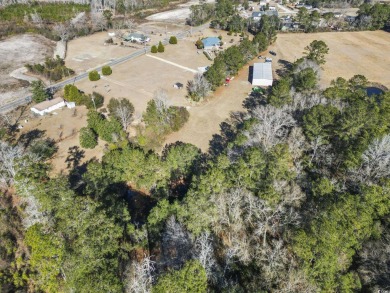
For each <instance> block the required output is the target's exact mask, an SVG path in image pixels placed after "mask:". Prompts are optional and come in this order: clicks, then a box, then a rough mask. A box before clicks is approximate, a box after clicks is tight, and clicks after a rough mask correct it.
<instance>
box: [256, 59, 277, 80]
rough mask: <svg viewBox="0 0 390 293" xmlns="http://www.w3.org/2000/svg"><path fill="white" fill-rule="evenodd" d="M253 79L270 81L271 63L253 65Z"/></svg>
mask: <svg viewBox="0 0 390 293" xmlns="http://www.w3.org/2000/svg"><path fill="white" fill-rule="evenodd" d="M253 79H269V80H272V63H271V62H265V63H255V64H253Z"/></svg>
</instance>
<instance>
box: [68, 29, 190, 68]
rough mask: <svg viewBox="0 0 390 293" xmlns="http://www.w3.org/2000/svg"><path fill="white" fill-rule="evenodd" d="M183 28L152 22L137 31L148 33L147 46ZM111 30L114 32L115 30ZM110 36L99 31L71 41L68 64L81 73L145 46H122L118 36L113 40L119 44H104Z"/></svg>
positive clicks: (127, 43)
mask: <svg viewBox="0 0 390 293" xmlns="http://www.w3.org/2000/svg"><path fill="white" fill-rule="evenodd" d="M183 30H185V27H184V26H182V25H174V24H169V25H168V24H164V25H162V24H161V23H153V22H152V23H145V24H142V25H140V26H138V27H137V29H136V30H135V31H136V32H139V33H144V34H146V35H148V36H149V37H150V38H151V41H150V42H149V43H148V44H147V46H152V45H154V44H158V42H159V41H162V40H163V39H165V38H166V37H169V36H170V35H172V34H175V33H178V32H181V31H183ZM127 31H128V30H122V33H127ZM109 32H114V30H112V31H109ZM109 38H110V37H109V35H108V32H98V33H95V34H93V35H89V36H85V37H81V38H77V39H74V40H71V41H69V42H68V46H67V53H66V58H65V62H66V66H68V67H69V68H72V69H73V70H75V71H76V73H81V72H85V71H89V70H91V69H93V68H95V67H98V66H100V65H103V64H105V63H108V62H109V61H112V60H114V59H117V58H120V57H123V56H126V55H129V54H131V53H133V52H135V51H136V50H139V49H143V48H144V46H143V45H141V44H135V43H130V42H123V43H124V44H125V46H121V45H120V44H121V42H122V40H121V39H119V38H116V37H114V38H113V41H114V43H116V44H117V45H113V44H111V45H104V41H105V40H107V39H109Z"/></svg>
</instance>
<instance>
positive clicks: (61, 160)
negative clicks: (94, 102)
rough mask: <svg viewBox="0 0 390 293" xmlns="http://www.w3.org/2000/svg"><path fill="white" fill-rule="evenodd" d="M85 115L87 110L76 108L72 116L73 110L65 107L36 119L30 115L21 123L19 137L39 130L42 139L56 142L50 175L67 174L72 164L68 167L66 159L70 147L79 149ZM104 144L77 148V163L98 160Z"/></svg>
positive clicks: (84, 124) (85, 124) (85, 119)
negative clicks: (91, 147) (90, 147)
mask: <svg viewBox="0 0 390 293" xmlns="http://www.w3.org/2000/svg"><path fill="white" fill-rule="evenodd" d="M54 113H56V114H54ZM86 115H87V109H86V108H85V107H77V108H76V116H74V109H68V108H66V107H65V108H61V109H58V110H56V111H55V112H53V113H52V114H49V115H45V116H39V117H37V116H33V115H32V114H30V115H29V116H30V118H28V122H27V123H24V122H22V123H21V125H23V128H22V129H21V131H20V135H21V134H24V133H27V132H29V131H31V130H35V129H39V130H41V131H43V132H44V137H47V138H51V139H54V140H55V141H56V142H57V144H56V145H57V147H58V151H57V153H56V155H55V157H54V158H53V159H52V167H53V170H52V173H53V174H58V173H61V172H68V171H69V169H70V167H72V162H70V166H69V167H68V164H69V163H68V162H67V159H69V158H71V155H70V154H71V149H72V147H74V146H78V147H79V131H80V129H81V127H85V126H87V116H86ZM104 144H105V143H104V142H103V141H99V145H98V146H96V147H95V148H94V149H92V150H91V149H82V148H80V147H79V149H78V152H79V154H80V162H79V163H80V164H82V163H84V162H86V161H88V160H90V159H92V158H94V157H95V158H97V159H100V158H101V157H102V155H103V149H104Z"/></svg>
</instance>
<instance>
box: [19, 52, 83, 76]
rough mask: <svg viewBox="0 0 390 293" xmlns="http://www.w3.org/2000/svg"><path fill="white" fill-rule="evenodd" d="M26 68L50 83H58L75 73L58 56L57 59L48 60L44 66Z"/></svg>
mask: <svg viewBox="0 0 390 293" xmlns="http://www.w3.org/2000/svg"><path fill="white" fill-rule="evenodd" d="M26 68H27V69H28V71H30V72H31V73H34V74H38V75H41V76H43V77H45V78H47V79H48V80H50V81H58V80H60V79H62V78H64V77H69V76H72V75H73V74H74V73H75V72H74V70H72V69H70V68H68V67H66V66H65V61H64V60H63V59H61V58H60V57H59V56H58V55H57V57H56V58H46V60H45V62H44V63H43V64H40V63H37V64H27V65H26Z"/></svg>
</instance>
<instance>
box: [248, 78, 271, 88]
mask: <svg viewBox="0 0 390 293" xmlns="http://www.w3.org/2000/svg"><path fill="white" fill-rule="evenodd" d="M252 85H257V86H272V79H253V80H252Z"/></svg>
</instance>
